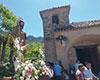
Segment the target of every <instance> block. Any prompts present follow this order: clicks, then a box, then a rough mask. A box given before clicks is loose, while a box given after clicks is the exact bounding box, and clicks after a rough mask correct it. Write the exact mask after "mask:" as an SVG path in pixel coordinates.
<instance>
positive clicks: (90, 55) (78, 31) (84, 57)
mask: <svg viewBox="0 0 100 80" xmlns="http://www.w3.org/2000/svg"><path fill="white" fill-rule="evenodd" d="M69 13H70V5H67V6H62V7H57V8H52V9H47V10H43V11H40V15H41V18H42V21H43V30H44V48H45V55H46V60H47V61H50V62H55V61H59V60H61V62H62V64H63V66H64V67H65V68H66V69H69V65H71V64H75V61H76V60H80V62H81V63H84V62H86V61H88V62H91V63H92V65H93V70H94V72H97V71H99V72H100V20H92V21H83V22H72V23H70V21H69Z"/></svg>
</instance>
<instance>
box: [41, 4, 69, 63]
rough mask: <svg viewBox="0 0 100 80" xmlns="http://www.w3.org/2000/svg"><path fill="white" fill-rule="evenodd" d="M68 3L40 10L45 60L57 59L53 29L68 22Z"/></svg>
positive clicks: (52, 60)
mask: <svg viewBox="0 0 100 80" xmlns="http://www.w3.org/2000/svg"><path fill="white" fill-rule="evenodd" d="M69 11H70V5H67V6H62V7H57V8H52V9H47V10H43V11H40V15H41V18H42V21H43V29H44V44H45V45H44V47H45V55H46V59H47V61H51V62H54V61H56V60H57V56H56V46H55V37H54V33H55V29H56V28H59V27H64V26H65V25H66V24H69Z"/></svg>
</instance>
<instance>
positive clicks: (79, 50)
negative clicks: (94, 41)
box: [76, 45, 100, 75]
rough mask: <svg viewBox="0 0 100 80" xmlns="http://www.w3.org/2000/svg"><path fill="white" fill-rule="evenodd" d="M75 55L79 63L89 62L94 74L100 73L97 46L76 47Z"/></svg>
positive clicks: (99, 58)
mask: <svg viewBox="0 0 100 80" xmlns="http://www.w3.org/2000/svg"><path fill="white" fill-rule="evenodd" d="M76 55H77V58H78V60H80V62H81V63H84V62H90V63H91V64H92V70H93V72H94V74H96V75H97V74H98V72H100V55H99V53H98V50H97V45H89V46H78V47H76Z"/></svg>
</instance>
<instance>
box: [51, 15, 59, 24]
mask: <svg viewBox="0 0 100 80" xmlns="http://www.w3.org/2000/svg"><path fill="white" fill-rule="evenodd" d="M52 23H53V24H59V18H58V15H54V16H52Z"/></svg>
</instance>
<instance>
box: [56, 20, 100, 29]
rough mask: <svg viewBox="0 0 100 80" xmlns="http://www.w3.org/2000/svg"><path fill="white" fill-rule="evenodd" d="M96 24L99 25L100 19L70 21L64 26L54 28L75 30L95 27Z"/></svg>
mask: <svg viewBox="0 0 100 80" xmlns="http://www.w3.org/2000/svg"><path fill="white" fill-rule="evenodd" d="M97 25H100V20H91V21H83V22H72V23H69V24H68V23H67V24H66V26H63V27H58V28H55V31H65V30H67V31H70V30H76V29H84V28H90V27H97Z"/></svg>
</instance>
